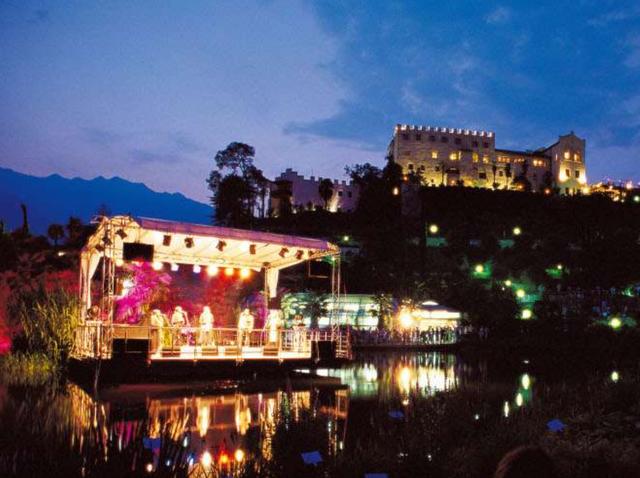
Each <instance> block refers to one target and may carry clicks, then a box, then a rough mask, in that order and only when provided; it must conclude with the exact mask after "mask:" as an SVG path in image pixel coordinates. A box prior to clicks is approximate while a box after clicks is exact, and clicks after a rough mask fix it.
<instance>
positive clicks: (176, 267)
mask: <svg viewBox="0 0 640 478" xmlns="http://www.w3.org/2000/svg"><path fill="white" fill-rule="evenodd" d="M178 269H180V266H179V265H178V264H176V263H173V264H171V270H172V271H173V272H178Z"/></svg>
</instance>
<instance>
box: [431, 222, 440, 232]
mask: <svg viewBox="0 0 640 478" xmlns="http://www.w3.org/2000/svg"><path fill="white" fill-rule="evenodd" d="M439 230H440V228H439V227H438V225H437V224H431V225H430V226H429V232H430V233H431V234H438V231H439Z"/></svg>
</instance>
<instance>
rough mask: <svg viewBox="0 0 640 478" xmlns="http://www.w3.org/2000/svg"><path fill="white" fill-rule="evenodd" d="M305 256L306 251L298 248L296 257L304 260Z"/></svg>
mask: <svg viewBox="0 0 640 478" xmlns="http://www.w3.org/2000/svg"><path fill="white" fill-rule="evenodd" d="M303 257H304V251H302V250H298V252H296V259H298V260H302V258H303Z"/></svg>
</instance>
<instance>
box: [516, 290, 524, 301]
mask: <svg viewBox="0 0 640 478" xmlns="http://www.w3.org/2000/svg"><path fill="white" fill-rule="evenodd" d="M525 295H527V294H526V292H525V291H524V289H518V290H517V291H516V297H517V298H518V299H524V296H525Z"/></svg>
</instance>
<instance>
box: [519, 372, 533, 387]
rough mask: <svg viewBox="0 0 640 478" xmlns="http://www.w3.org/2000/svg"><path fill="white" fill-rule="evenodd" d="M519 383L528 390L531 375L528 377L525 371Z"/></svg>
mask: <svg viewBox="0 0 640 478" xmlns="http://www.w3.org/2000/svg"><path fill="white" fill-rule="evenodd" d="M520 384H521V385H522V388H524V389H525V390H529V387H531V377H529V374H528V373H525V374H523V375H522V377H520Z"/></svg>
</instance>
